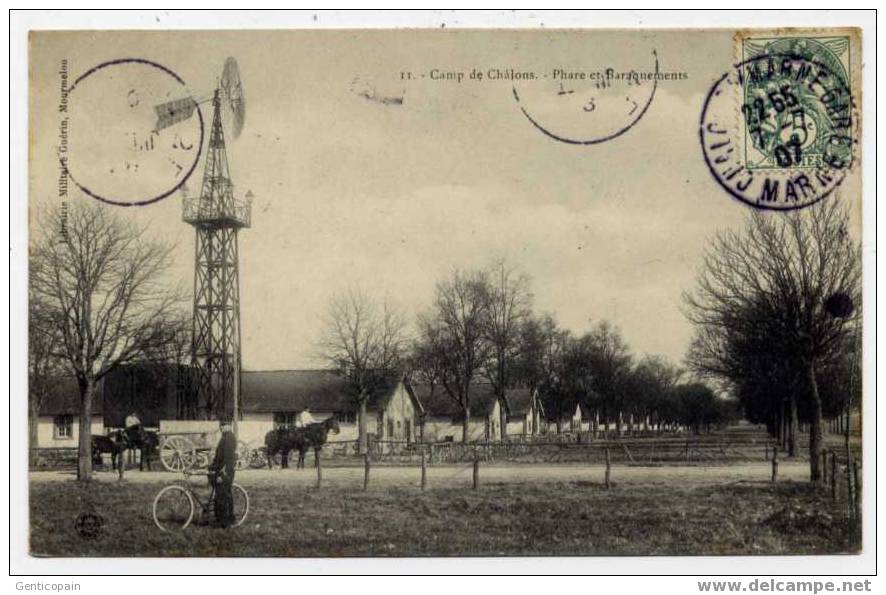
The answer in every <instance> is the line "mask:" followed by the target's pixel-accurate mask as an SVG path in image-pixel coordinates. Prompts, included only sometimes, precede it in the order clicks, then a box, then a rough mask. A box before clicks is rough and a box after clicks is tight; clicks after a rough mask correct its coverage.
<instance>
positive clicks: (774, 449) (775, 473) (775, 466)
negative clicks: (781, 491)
mask: <svg viewBox="0 0 886 595" xmlns="http://www.w3.org/2000/svg"><path fill="white" fill-rule="evenodd" d="M777 480H778V447H777V446H773V447H772V482H773V483H775V482H776V481H777Z"/></svg>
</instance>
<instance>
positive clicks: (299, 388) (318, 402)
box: [240, 370, 399, 413]
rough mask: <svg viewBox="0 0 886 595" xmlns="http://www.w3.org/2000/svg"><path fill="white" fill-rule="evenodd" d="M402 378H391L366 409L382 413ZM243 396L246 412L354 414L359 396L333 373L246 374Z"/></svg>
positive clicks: (342, 379) (372, 395) (242, 373)
mask: <svg viewBox="0 0 886 595" xmlns="http://www.w3.org/2000/svg"><path fill="white" fill-rule="evenodd" d="M398 383H399V378H398V377H397V376H390V377H389V378H387V379H386V380H385V381H384V382H383V383H382V385H381V386H380V387H378V389H377V390H375V391H374V392H373V393H372V394H371V395H370V396H369V401H368V403H367V409H368V410H370V411H381V410H383V409H384V408H385V407H387V405H388V403H389V402H390V400H391V397H393V396H394V393H395V392H396V389H397V385H398ZM240 393H241V395H242V408H243V412H244V413H267V412H272V411H293V412H298V411H304V410H305V409H310V410H311V411H331V412H337V411H354V410H355V408H356V393H355V392H354V390H353V389H352V388H351V386H350V385H349V384H348V382H347V380H345V378H343V377H342V376H341V375H339V374H337V373H335V372H333V371H330V370H274V371H269V372H256V371H243V372H241V374H240Z"/></svg>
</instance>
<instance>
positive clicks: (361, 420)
mask: <svg viewBox="0 0 886 595" xmlns="http://www.w3.org/2000/svg"><path fill="white" fill-rule="evenodd" d="M357 435H358V438H357V444H358V449H359V453H360V454H361V455H364V454H366V452H367V451H368V450H369V449H368V446H367V444H366V399H360V411H359V412H358V413H357Z"/></svg>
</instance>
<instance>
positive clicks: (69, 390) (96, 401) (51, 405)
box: [40, 376, 103, 415]
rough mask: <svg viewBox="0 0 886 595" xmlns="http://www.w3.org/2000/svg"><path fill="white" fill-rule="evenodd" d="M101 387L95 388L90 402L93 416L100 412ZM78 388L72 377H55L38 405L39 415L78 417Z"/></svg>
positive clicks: (75, 380)
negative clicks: (94, 393) (93, 396)
mask: <svg viewBox="0 0 886 595" xmlns="http://www.w3.org/2000/svg"><path fill="white" fill-rule="evenodd" d="M101 394H102V385H101V383H99V385H98V387H97V388H96V395H95V398H93V400H92V413H93V415H98V414H101V412H102V400H103V399H102V398H101ZM79 414H80V387H79V386H77V379H76V378H74V377H73V376H56V377H55V378H52V379H51V380H50V381H49V393H48V394H47V395H46V398H45V399H44V400H43V403H41V405H40V415H79Z"/></svg>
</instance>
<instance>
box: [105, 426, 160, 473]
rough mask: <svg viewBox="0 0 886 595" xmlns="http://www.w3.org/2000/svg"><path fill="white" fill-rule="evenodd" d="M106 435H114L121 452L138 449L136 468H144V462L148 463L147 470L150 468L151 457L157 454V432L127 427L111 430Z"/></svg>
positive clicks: (158, 440) (158, 441) (141, 469)
mask: <svg viewBox="0 0 886 595" xmlns="http://www.w3.org/2000/svg"><path fill="white" fill-rule="evenodd" d="M108 436H114V439H115V440H116V441H117V442H118V443H120V444H121V445H122V449H121V454H122V451H124V450H129V449H132V450H138V451H139V452H140V453H141V457H139V460H138V470H139V471H144V470H145V463H147V465H148V471H152V470H153V469H151V459H152V458H153V457H155V456H157V451H158V449H159V447H160V438H159V437H158V436H157V432H149V431H147V430H145V429H144V428H141V427H137V428H127V429H125V430H117V431H115V432H111V434H109V435H108Z"/></svg>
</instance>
